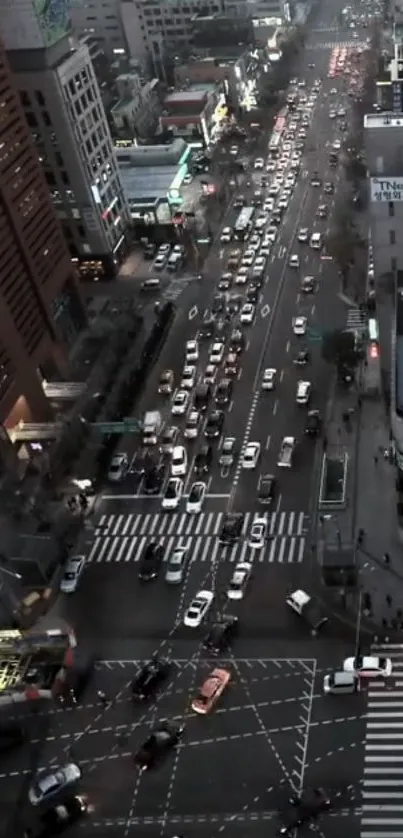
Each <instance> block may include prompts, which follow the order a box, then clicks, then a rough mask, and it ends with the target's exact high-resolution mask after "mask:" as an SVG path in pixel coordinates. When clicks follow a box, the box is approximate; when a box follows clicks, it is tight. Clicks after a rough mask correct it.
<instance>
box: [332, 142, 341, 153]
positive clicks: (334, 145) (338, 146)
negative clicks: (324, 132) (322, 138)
mask: <svg viewBox="0 0 403 838" xmlns="http://www.w3.org/2000/svg"><path fill="white" fill-rule="evenodd" d="M332 149H333V151H340V149H341V142H340V140H335V141H334V142H333V143H332Z"/></svg>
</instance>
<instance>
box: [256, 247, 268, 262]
mask: <svg viewBox="0 0 403 838" xmlns="http://www.w3.org/2000/svg"><path fill="white" fill-rule="evenodd" d="M270 251H271V247H270V245H269V244H267V245H266V244H264V243H263V245H262V247H261V248H260V250H259V257H258V258H259V259H264V262H265V264H266V260H267V259H268V258H269V256H270ZM256 261H257V260H256Z"/></svg>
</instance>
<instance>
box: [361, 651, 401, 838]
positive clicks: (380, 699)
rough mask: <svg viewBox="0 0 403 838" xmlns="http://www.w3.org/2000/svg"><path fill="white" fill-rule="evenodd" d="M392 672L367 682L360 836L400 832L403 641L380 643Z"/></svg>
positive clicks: (389, 836) (389, 837)
mask: <svg viewBox="0 0 403 838" xmlns="http://www.w3.org/2000/svg"><path fill="white" fill-rule="evenodd" d="M371 654H373V655H376V656H379V657H386V658H390V659H391V661H392V665H393V670H392V675H391V676H390V677H389V678H387V680H385V681H383V680H382V679H378V680H376V681H370V683H369V684H368V702H367V726H366V735H365V756H364V779H363V789H362V796H363V807H362V809H363V814H362V818H361V833H360V836H361V838H397V836H401V835H402V834H403V644H401V643H396V644H394V643H391V644H387V643H385V644H383V643H382V644H380V645H379V646H374V647H373V648H372V649H371Z"/></svg>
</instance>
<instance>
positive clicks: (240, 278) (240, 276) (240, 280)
mask: <svg viewBox="0 0 403 838" xmlns="http://www.w3.org/2000/svg"><path fill="white" fill-rule="evenodd" d="M248 274H249V268H246V267H245V265H242V266H241V267H240V268H239V271H238V273H237V275H236V277H235V285H246V283H247V281H248Z"/></svg>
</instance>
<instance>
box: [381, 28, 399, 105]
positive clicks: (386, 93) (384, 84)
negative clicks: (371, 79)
mask: <svg viewBox="0 0 403 838" xmlns="http://www.w3.org/2000/svg"><path fill="white" fill-rule="evenodd" d="M376 101H377V105H378V108H379V109H380V110H381V111H393V112H394V113H402V112H403V47H402V45H401V44H395V54H394V57H393V58H392V60H391V61H390V62H389V63H388V64H387V65H386V66H385V68H384V70H383V72H382V73H381V75H380V78H378V80H377V82H376Z"/></svg>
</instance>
